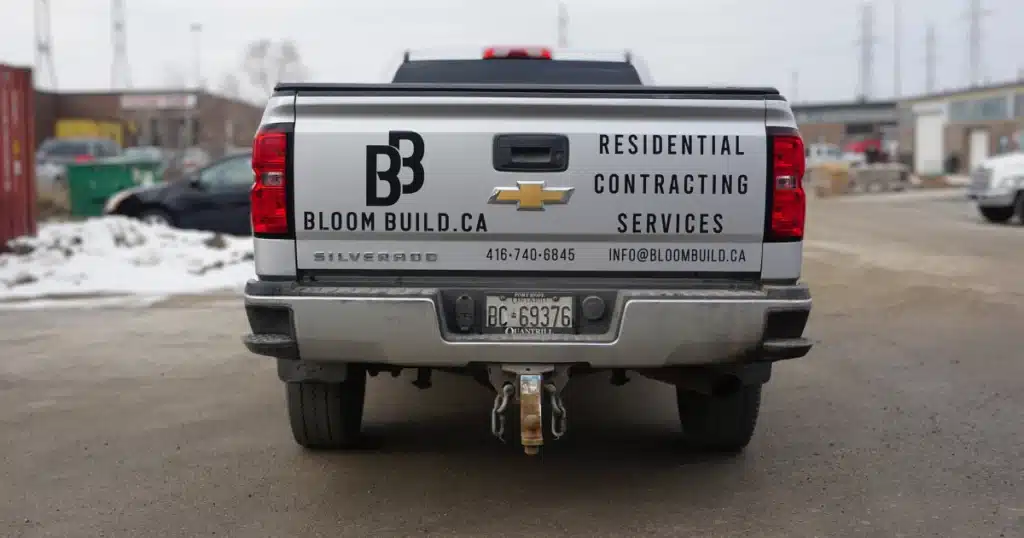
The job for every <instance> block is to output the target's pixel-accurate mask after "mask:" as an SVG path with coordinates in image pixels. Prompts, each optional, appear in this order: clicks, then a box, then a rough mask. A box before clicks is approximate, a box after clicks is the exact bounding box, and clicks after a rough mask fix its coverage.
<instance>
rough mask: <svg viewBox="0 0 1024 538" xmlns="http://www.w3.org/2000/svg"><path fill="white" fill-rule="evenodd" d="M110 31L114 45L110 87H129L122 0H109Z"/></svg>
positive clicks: (129, 72)
mask: <svg viewBox="0 0 1024 538" xmlns="http://www.w3.org/2000/svg"><path fill="white" fill-rule="evenodd" d="M110 33H111V38H110V40H111V43H112V45H113V47H114V56H113V59H112V61H111V63H110V87H111V88H122V89H125V88H131V87H132V75H131V68H130V67H129V65H128V43H127V37H126V35H125V16H124V0H111V2H110Z"/></svg>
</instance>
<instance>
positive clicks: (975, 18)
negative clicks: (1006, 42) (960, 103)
mask: <svg viewBox="0 0 1024 538" xmlns="http://www.w3.org/2000/svg"><path fill="white" fill-rule="evenodd" d="M969 2H970V6H969V7H968V9H967V17H968V19H969V22H968V25H967V50H968V55H969V56H968V60H967V69H968V82H967V85H968V86H970V87H974V86H977V85H978V84H979V83H980V82H981V79H982V78H983V76H982V65H981V19H982V18H984V17H985V16H986V15H988V14H989V12H988V11H987V10H985V9H984V8H983V7H982V6H981V0H969Z"/></svg>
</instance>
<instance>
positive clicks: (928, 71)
mask: <svg viewBox="0 0 1024 538" xmlns="http://www.w3.org/2000/svg"><path fill="white" fill-rule="evenodd" d="M924 54H925V56H924V87H925V92H926V93H935V25H934V24H931V23H929V24H928V29H927V30H925V33H924Z"/></svg>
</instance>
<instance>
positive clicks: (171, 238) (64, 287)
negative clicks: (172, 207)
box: [0, 216, 255, 301]
mask: <svg viewBox="0 0 1024 538" xmlns="http://www.w3.org/2000/svg"><path fill="white" fill-rule="evenodd" d="M8 247H9V248H10V249H11V250H12V252H11V253H7V254H0V301H12V300H13V301H21V300H26V299H41V298H45V299H52V298H61V297H64V298H67V297H69V296H70V297H74V298H77V299H83V298H86V299H87V298H91V297H90V296H105V295H143V296H150V297H163V296H167V295H175V294H185V293H205V292H210V291H218V290H241V289H242V288H243V287H244V285H245V282H246V280H248V279H250V278H252V277H253V276H254V274H255V272H254V268H253V262H252V260H253V244H252V239H251V238H248V237H231V236H224V235H220V234H214V233H212V232H198V231H188V230H177V229H173V228H167V227H164V226H155V225H150V224H145V223H142V222H140V221H137V220H134V219H129V218H126V217H114V216H110V217H102V218H96V219H90V220H87V221H84V222H67V223H48V224H44V225H43V226H41V227H40V229H39V233H38V234H37V235H36V236H35V237H22V238H18V239H15V240H13V241H10V242H9V243H8ZM83 296H85V297H83Z"/></svg>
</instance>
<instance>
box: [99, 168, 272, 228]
mask: <svg viewBox="0 0 1024 538" xmlns="http://www.w3.org/2000/svg"><path fill="white" fill-rule="evenodd" d="M252 178H253V172H252V153H251V152H245V153H238V154H235V155H231V156H228V157H225V158H223V159H220V160H218V161H215V162H213V163H212V164H210V165H208V166H206V167H204V168H201V169H199V170H198V171H197V172H195V173H193V174H191V175H189V176H186V177H185V178H184V179H183V180H182V181H174V182H164V183H159V184H156V185H151V186H147V187H136V188H134V189H128V190H125V191H121V192H119V193H117V194H115V195H114V196H112V197H111V198H110V199H109V200H107V205H106V208H105V209H104V213H106V214H108V215H125V216H129V217H134V218H138V219H141V220H143V221H145V222H149V223H153V224H164V225H168V226H173V227H176V228H185V229H192V230H207V231H212V232H220V233H225V234H232V235H249V234H250V233H251V230H252V228H251V225H250V223H249V189H250V188H251V187H252Z"/></svg>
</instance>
